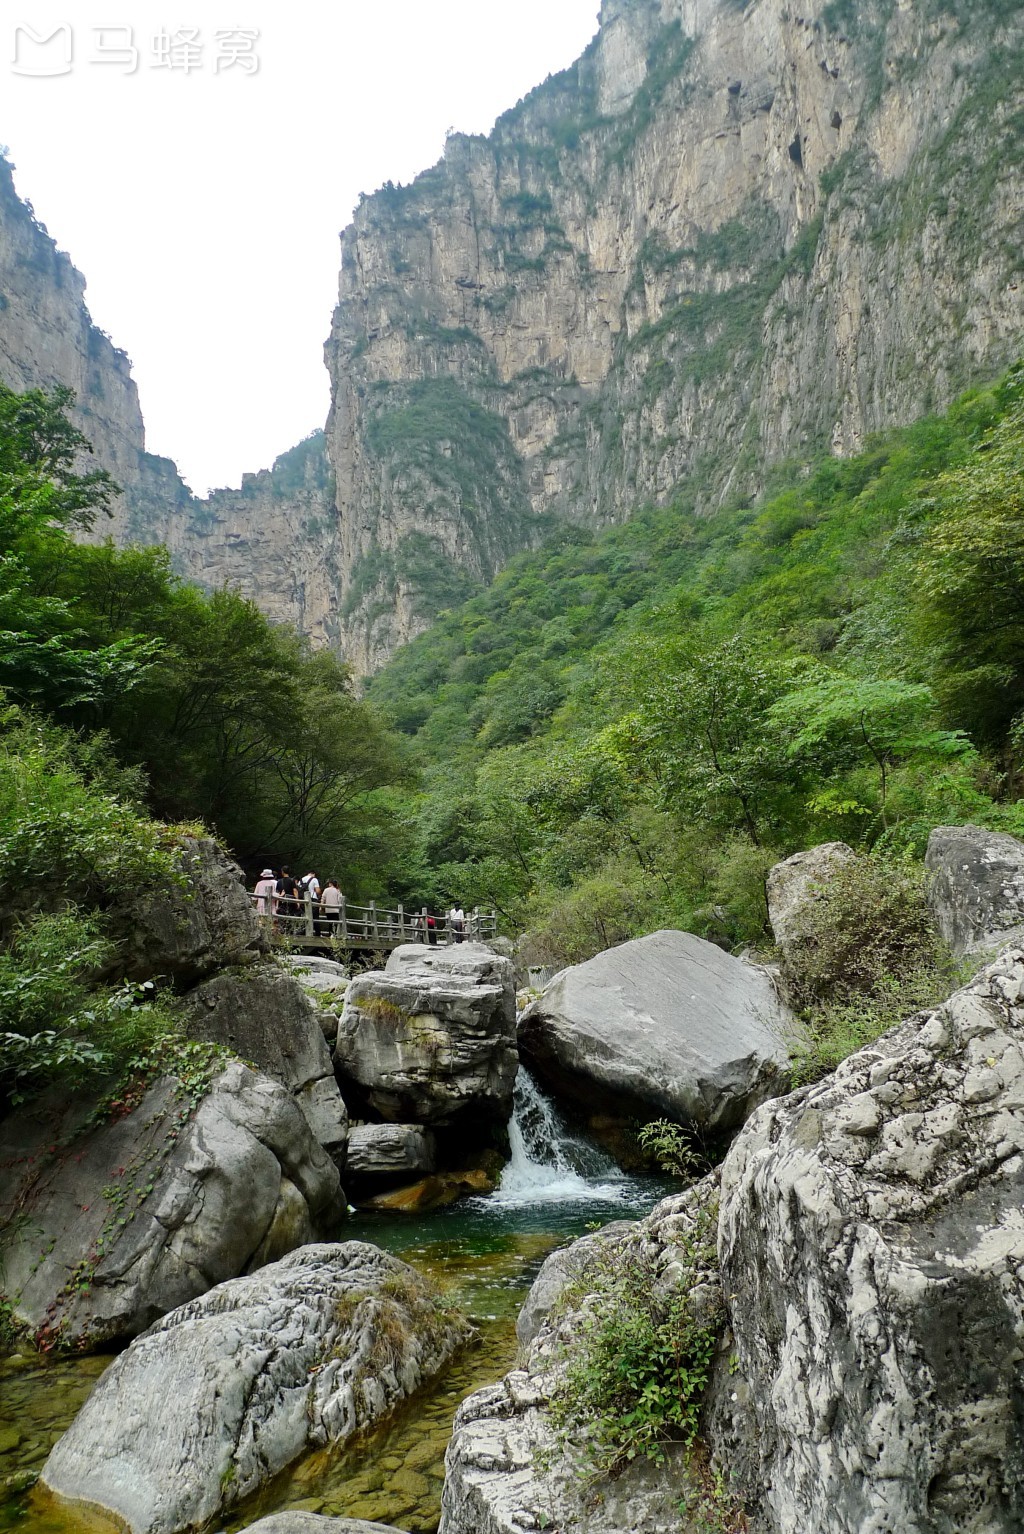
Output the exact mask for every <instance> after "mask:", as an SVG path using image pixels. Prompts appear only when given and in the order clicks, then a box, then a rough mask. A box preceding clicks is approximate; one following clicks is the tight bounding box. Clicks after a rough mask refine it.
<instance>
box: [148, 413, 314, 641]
mask: <svg viewBox="0 0 1024 1534" xmlns="http://www.w3.org/2000/svg"><path fill="white" fill-rule="evenodd" d="M337 533H338V518H337V512H336V509H335V498H334V476H333V474H332V473H331V469H330V465H329V464H328V462H327V456H326V453H325V451H324V434H323V432H322V431H317V432H314V433H313V434H312V436H310V437H308V438H307V439H306V441H305V442H300V443H299V444H298V446H297V447H293V448H292V449H291V450H290V451H289V452H287V453H282V454H281V456H280V458H278V459H277V460H276V462H275V463H274V466H273V468H272V469H264V470H263V471H262V472H261V473H259V474H246V475H243V477H242V488H241V489H240V490H216V491H214V493H213V494H212V495H211V496H210V497H209V498H208V499H207V500H205V501H193V502H192V504H191V505H190V507H189V508H188V512H187V517H186V518H182V519H180V520H178V521H177V523H176V525H175V526H174V527H173V528H172V531H171V543H172V548H173V552H174V560H175V565H176V567H177V568H178V569H179V570H180V571H181V573H182V574H184V575H187V576H189V577H190V578H191V579H193V580H197V581H199V583H200V584H201V585H206V586H210V587H216V586H222V585H230V586H237V587H238V588H239V589H240V590H241V591H243V592H244V594H245V595H246V596H251V597H254V598H255V599H256V600H257V601H258V603H259V605H260V607H261V608H262V609H263V611H264V612H265V613H266V614H267V616H268V617H269V618H271V619H273V621H274V622H277V623H291V624H294V626H295V627H296V628H298V629H300V630H301V631H302V632H303V633H304V634H307V635H308V636H309V638H310V639H311V640H312V641H313V643H314V644H317V645H321V644H330V645H335V646H337V645H338V643H339V642H340V637H341V636H340V626H339V617H338V591H339V588H340V584H341V578H340V570H339V556H338V536H337Z"/></svg>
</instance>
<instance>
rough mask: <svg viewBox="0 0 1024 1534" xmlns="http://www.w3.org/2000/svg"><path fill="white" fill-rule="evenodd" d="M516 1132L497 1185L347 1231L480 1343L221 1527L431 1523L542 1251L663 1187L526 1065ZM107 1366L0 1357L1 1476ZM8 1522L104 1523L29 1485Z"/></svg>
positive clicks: (30, 1463)
mask: <svg viewBox="0 0 1024 1534" xmlns="http://www.w3.org/2000/svg"><path fill="white" fill-rule="evenodd" d="M510 1138H511V1142H512V1160H511V1162H510V1163H509V1165H508V1167H507V1168H506V1170H505V1173H504V1176H503V1178H502V1182H501V1186H500V1188H499V1189H498V1191H497V1192H496V1193H493V1194H491V1195H490V1196H488V1197H486V1198H473V1199H468V1200H466V1201H464V1202H463V1203H460V1204H457V1205H455V1206H454V1207H453V1208H450V1209H445V1210H441V1211H439V1212H437V1213H435V1214H431V1215H425V1216H418V1217H417V1216H408V1215H405V1216H398V1215H389V1216H384V1215H369V1214H363V1215H358V1216H356V1217H355V1218H353V1219H352V1221H351V1222H350V1224H349V1225H348V1226H347V1227H346V1230H345V1237H346V1239H350V1240H360V1241H371V1242H373V1243H374V1244H375V1245H377V1246H381V1247H384V1248H386V1249H387V1250H388V1251H391V1252H395V1253H396V1254H397V1255H398V1256H401V1257H403V1258H404V1259H406V1260H407V1261H408V1262H411V1263H412V1264H414V1266H415V1267H417V1268H419V1269H420V1271H421V1272H424V1273H426V1274H429V1275H430V1276H431V1277H432V1278H434V1279H436V1280H437V1281H438V1282H439V1283H440V1284H441V1285H442V1286H443V1287H444V1288H445V1290H446V1291H447V1293H448V1294H449V1295H450V1296H451V1298H452V1300H453V1301H454V1302H455V1303H456V1304H458V1305H460V1306H461V1307H462V1308H463V1309H464V1310H465V1311H467V1312H468V1314H469V1315H470V1316H471V1317H472V1318H473V1320H474V1322H475V1323H476V1326H477V1329H478V1332H479V1341H478V1342H477V1343H476V1344H475V1345H473V1346H471V1347H469V1348H467V1349H466V1350H464V1351H463V1352H462V1353H461V1354H460V1355H459V1357H458V1358H456V1360H455V1361H454V1362H453V1363H452V1364H451V1365H450V1367H449V1368H448V1369H447V1370H445V1372H444V1373H443V1374H442V1375H441V1376H440V1377H439V1378H438V1379H436V1380H435V1381H434V1382H433V1383H432V1384H431V1385H430V1386H428V1387H427V1388H426V1389H425V1390H423V1391H421V1392H419V1394H418V1395H416V1396H415V1397H414V1398H413V1399H412V1400H411V1401H409V1402H407V1403H406V1404H405V1406H404V1407H403V1408H402V1409H401V1410H400V1412H399V1413H398V1414H397V1415H395V1416H392V1417H390V1418H389V1419H388V1420H387V1422H386V1423H384V1424H382V1426H381V1427H380V1428H378V1429H377V1431H376V1432H374V1433H372V1434H369V1435H367V1436H364V1437H363V1438H361V1439H359V1440H358V1442H356V1443H354V1444H352V1445H350V1446H349V1447H348V1448H347V1449H346V1450H343V1451H341V1452H339V1451H337V1450H325V1451H323V1452H320V1453H317V1454H311V1455H308V1456H307V1457H306V1458H305V1459H302V1460H299V1461H297V1462H296V1463H295V1464H294V1465H292V1466H291V1467H290V1468H289V1469H288V1470H287V1471H285V1472H284V1473H283V1474H282V1475H280V1476H279V1477H278V1478H277V1479H276V1480H275V1481H274V1482H272V1483H271V1484H270V1485H269V1486H267V1487H265V1488H264V1490H263V1491H262V1492H261V1493H260V1495H259V1496H258V1497H256V1498H253V1499H251V1500H250V1501H248V1502H246V1503H244V1504H242V1505H241V1506H240V1507H239V1508H237V1509H233V1510H232V1514H231V1516H230V1519H229V1520H228V1521H227V1522H226V1523H225V1525H224V1526H225V1527H226V1528H227V1529H229V1530H238V1529H241V1528H243V1527H245V1525H247V1524H249V1523H252V1522H253V1521H254V1520H255V1519H256V1518H258V1517H261V1516H262V1515H263V1514H265V1513H269V1512H276V1511H281V1510H284V1509H297V1508H301V1509H303V1510H305V1511H308V1512H317V1513H325V1514H328V1515H334V1516H344V1517H358V1518H365V1519H368V1520H371V1521H375V1522H381V1523H392V1524H394V1525H395V1526H396V1527H398V1528H400V1529H405V1530H408V1531H409V1534H421V1531H422V1534H432V1531H434V1530H435V1529H436V1528H437V1524H438V1519H439V1517H440V1510H441V1486H442V1482H443V1478H444V1453H445V1449H446V1447H447V1444H448V1439H449V1437H450V1434H451V1425H452V1418H453V1416H454V1414H455V1410H456V1408H457V1406H458V1405H459V1403H460V1401H462V1400H463V1399H464V1398H465V1397H466V1396H467V1395H469V1394H470V1393H471V1392H472V1391H473V1390H476V1389H477V1388H478V1387H479V1386H481V1385H485V1384H492V1383H494V1382H495V1381H496V1380H499V1379H500V1378H501V1376H502V1375H503V1374H504V1373H506V1371H507V1370H508V1369H509V1368H510V1367H511V1366H512V1365H513V1363H514V1361H515V1356H516V1338H515V1322H516V1316H517V1315H518V1313H519V1309H520V1306H521V1305H522V1303H523V1300H524V1298H525V1296H526V1293H527V1290H528V1289H529V1287H530V1285H531V1283H532V1282H533V1279H534V1278H535V1276H536V1274H537V1271H538V1269H539V1268H540V1266H541V1263H542V1262H543V1261H544V1258H545V1257H546V1256H547V1255H548V1254H549V1253H550V1252H552V1251H554V1249H555V1248H556V1247H559V1246H562V1245H564V1244H565V1242H567V1241H570V1240H572V1239H574V1238H575V1237H576V1236H579V1235H582V1234H583V1233H584V1232H585V1231H586V1230H587V1229H588V1228H592V1227H593V1226H595V1225H604V1224H606V1223H607V1222H608V1221H609V1220H616V1219H623V1218H627V1219H636V1218H639V1216H641V1215H642V1214H645V1213H646V1212H647V1210H648V1209H650V1208H651V1206H652V1205H653V1204H654V1203H655V1202H656V1201H657V1199H659V1198H660V1197H661V1196H662V1195H663V1194H664V1193H665V1192H666V1191H667V1189H666V1186H665V1184H664V1183H663V1182H661V1181H660V1180H658V1179H654V1178H648V1177H637V1176H628V1175H626V1174H624V1173H622V1172H620V1171H618V1169H617V1168H616V1167H615V1166H614V1164H613V1163H612V1162H611V1161H609V1160H608V1159H607V1158H606V1157H605V1156H604V1155H603V1154H602V1153H601V1152H599V1151H597V1150H595V1149H594V1147H593V1146H590V1145H587V1144H585V1143H584V1142H582V1141H580V1140H578V1139H576V1138H575V1137H573V1136H572V1135H571V1134H569V1133H568V1132H567V1131H566V1129H565V1127H564V1126H563V1125H562V1124H561V1122H560V1121H559V1119H558V1118H557V1115H556V1114H555V1112H554V1110H553V1108H552V1107H551V1105H550V1103H548V1102H547V1101H546V1100H545V1099H544V1098H543V1097H542V1096H541V1094H540V1093H539V1092H538V1091H537V1089H536V1087H535V1086H534V1085H533V1083H532V1082H531V1081H530V1080H529V1078H528V1077H525V1076H523V1075H521V1076H520V1081H519V1083H518V1084H517V1091H516V1114H515V1118H514V1120H513V1122H512V1125H511V1126H510ZM109 1362H110V1360H109V1359H108V1358H86V1359H79V1360H68V1361H63V1362H57V1363H52V1364H42V1365H41V1364H40V1363H39V1362H38V1360H37V1359H35V1358H33V1359H32V1361H31V1362H29V1361H28V1360H25V1361H24V1363H23V1364H20V1365H19V1364H18V1363H17V1362H15V1361H13V1360H12V1361H8V1362H7V1363H0V1486H2V1484H3V1482H4V1481H5V1480H6V1478H7V1477H8V1476H11V1475H14V1474H16V1473H17V1472H19V1471H22V1470H29V1471H38V1470H39V1468H40V1467H41V1465H42V1463H43V1461H44V1460H45V1458H46V1455H47V1454H48V1453H49V1450H50V1447H51V1445H52V1444H53V1443H54V1442H55V1441H56V1439H57V1438H58V1437H59V1436H60V1434H61V1433H62V1432H63V1431H64V1430H65V1428H66V1427H67V1426H68V1424H69V1423H70V1421H71V1419H72V1418H73V1417H74V1415H75V1413H76V1412H77V1411H78V1409H79V1407H80V1406H81V1405H82V1403H83V1402H84V1401H85V1399H86V1397H87V1396H88V1394H89V1392H90V1391H91V1390H92V1388H93V1386H94V1385H95V1383H96V1381H97V1379H98V1378H99V1377H100V1375H101V1374H102V1372H103V1370H104V1368H105V1367H106V1366H107V1364H108V1363H109ZM0 1495H2V1494H0ZM13 1527H16V1528H18V1529H19V1530H22V1531H24V1534H85V1531H86V1530H90V1531H94V1530H95V1529H96V1528H97V1523H96V1521H94V1520H89V1519H85V1518H81V1517H78V1516H76V1515H73V1514H69V1513H68V1511H67V1510H65V1509H58V1508H56V1507H54V1506H53V1505H52V1504H51V1503H50V1501H49V1499H48V1498H47V1497H45V1495H44V1494H43V1493H41V1492H39V1491H34V1492H30V1493H29V1494H28V1495H27V1496H20V1497H16V1498H10V1497H9V1498H8V1501H7V1502H6V1504H3V1503H0V1528H13Z"/></svg>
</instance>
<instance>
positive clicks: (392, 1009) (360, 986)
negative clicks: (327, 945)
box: [334, 944, 519, 1127]
mask: <svg viewBox="0 0 1024 1534" xmlns="http://www.w3.org/2000/svg"><path fill="white" fill-rule="evenodd" d="M334 1063H335V1067H336V1070H337V1072H338V1075H339V1077H340V1079H341V1083H342V1089H343V1091H344V1092H345V1094H346V1097H348V1095H349V1089H351V1090H352V1092H353V1100H359V1099H361V1100H362V1101H363V1102H365V1103H366V1105H367V1106H368V1107H369V1109H371V1110H372V1114H376V1115H377V1116H378V1117H380V1118H381V1119H383V1120H385V1121H386V1122H391V1123H409V1124H420V1125H424V1124H426V1125H434V1126H446V1127H448V1126H451V1125H453V1124H456V1123H463V1124H466V1123H471V1124H475V1125H477V1126H480V1125H488V1124H490V1125H492V1126H493V1125H494V1124H495V1123H497V1124H498V1125H504V1124H505V1123H506V1122H507V1120H508V1117H509V1114H510V1113H511V1108H512V1089H513V1086H514V1083H515V1076H516V1071H517V1069H518V1065H519V1059H518V1054H517V1051H516V1043H515V992H514V990H513V986H512V965H511V961H510V960H508V959H503V958H500V957H498V956H497V955H496V954H494V953H492V952H491V951H490V949H488V948H485V947H483V945H476V944H463V945H461V946H459V947H455V948H451V949H430V948H427V947H420V946H418V945H416V944H406V945H405V946H404V947H402V948H399V949H396V950H395V952H394V953H393V954H392V955H391V957H390V958H389V960H388V967H387V969H386V970H384V971H380V972H375V973H370V974H364V975H359V976H358V977H357V978H356V979H355V980H353V981H352V982H351V984H350V985H349V987H348V990H347V991H346V993H345V1008H344V1011H343V1012H342V1015H341V1019H340V1022H339V1025H338V1037H337V1044H336V1046H335V1052H334ZM371 1116H372V1115H371Z"/></svg>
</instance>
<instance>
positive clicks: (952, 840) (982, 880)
mask: <svg viewBox="0 0 1024 1534" xmlns="http://www.w3.org/2000/svg"><path fill="white" fill-rule="evenodd" d="M925 867H926V868H927V869H928V872H929V874H930V876H931V881H930V885H929V891H928V900H929V904H930V905H931V908H932V913H933V915H934V917H935V921H936V925H937V926H938V929H939V931H940V932H941V933H942V936H943V937H944V938H945V940H946V942H947V943H948V944H949V946H950V948H951V949H952V950H953V952H954V954H956V955H957V957H958V958H959V957H961V956H962V955H964V954H971V953H985V952H991V951H993V950H994V949H997V948H1001V947H1003V946H1004V945H1005V944H1007V943H1010V942H1019V941H1020V939H1021V937H1022V936H1024V843H1022V842H1019V841H1017V839H1016V837H1013V836H1005V835H1003V834H1002V833H1001V832H997V831H983V830H982V829H981V828H980V827H979V826H938V827H937V828H936V829H935V830H934V831H933V832H932V833H931V835H930V837H929V838H928V851H927V853H926V855H925Z"/></svg>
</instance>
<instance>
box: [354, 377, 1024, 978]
mask: <svg viewBox="0 0 1024 1534" xmlns="http://www.w3.org/2000/svg"><path fill="white" fill-rule="evenodd" d="M1022 484H1024V369H1020V368H1018V369H1016V370H1014V371H1013V372H1011V374H1009V375H1008V376H1007V378H1005V379H1004V380H1003V381H1002V382H1000V383H999V384H998V385H996V386H994V387H993V388H991V389H988V390H980V391H974V392H972V393H971V394H968V395H967V396H965V397H964V398H963V399H962V400H961V401H960V402H959V403H958V404H957V405H956V406H954V407H953V408H952V409H951V410H950V411H949V412H948V413H947V414H946V415H945V416H943V417H938V418H928V419H925V420H922V421H920V422H918V423H917V424H916V425H914V426H911V427H908V428H905V429H903V430H900V431H894V432H892V433H889V434H887V435H886V436H884V437H881V438H878V439H877V440H874V441H872V442H870V443H869V444H868V445H867V447H866V449H865V451H864V452H862V453H861V454H860V455H859V456H858V457H855V458H852V459H849V460H845V461H844V460H837V459H826V460H824V461H819V462H817V463H815V464H812V465H799V464H797V465H787V466H784V467H782V468H781V469H779V470H778V471H776V473H775V476H774V480H773V483H772V484H771V485H770V487H769V490H768V493H767V494H766V496H765V497H764V499H763V500H762V501H761V502H759V503H758V504H756V505H749V504H742V505H729V506H726V507H724V508H723V509H722V510H720V511H719V512H717V513H716V514H714V515H712V516H708V517H701V516H697V515H695V514H693V513H692V512H691V511H690V510H689V509H687V507H686V506H685V505H683V504H678V505H673V506H668V507H665V508H647V509H641V510H640V511H639V512H638V513H637V515H636V516H635V517H634V518H633V519H632V520H631V521H630V522H628V523H626V524H625V525H623V526H620V527H615V528H613V529H611V530H609V531H607V532H605V533H603V534H591V533H588V532H585V531H583V530H581V529H577V528H563V529H561V530H560V531H559V532H558V533H557V534H556V535H554V536H553V537H552V538H551V539H550V540H549V541H548V543H547V544H546V545H545V546H544V548H543V549H542V550H541V551H540V552H539V553H537V554H532V555H527V556H523V557H521V558H519V559H517V560H516V561H514V562H513V564H512V565H511V566H510V567H509V568H508V569H507V570H506V571H505V572H504V573H503V574H502V575H500V576H499V577H498V579H497V580H496V581H495V582H494V583H493V585H492V586H491V587H490V588H489V589H488V590H487V591H485V592H483V593H481V594H479V595H477V596H475V597H473V598H472V600H470V601H469V602H467V603H465V604H464V605H463V606H462V607H461V608H459V609H457V610H455V611H453V612H452V613H450V614H449V615H447V616H445V617H443V618H442V619H441V621H439V622H438V623H436V624H435V625H434V627H433V628H432V629H431V630H430V632H429V633H428V634H426V635H425V636H423V637H422V638H421V639H419V640H417V641H415V642H414V643H413V644H411V645H409V646H407V647H406V648H405V649H404V650H403V651H402V652H401V653H400V654H399V655H398V656H396V657H395V659H394V660H393V661H392V663H391V665H390V666H389V667H388V668H387V669H386V670H385V671H384V672H383V673H382V674H381V675H380V676H379V677H377V678H376V679H375V680H374V681H373V683H372V684H371V686H370V689H369V696H370V698H371V700H372V701H375V702H377V703H379V704H380V705H381V706H382V707H383V708H385V709H386V710H388V711H389V712H390V713H391V715H392V716H393V718H394V720H395V722H396V724H397V725H398V727H399V729H401V730H402V731H403V732H404V733H405V734H407V735H408V736H409V737H411V738H412V740H413V741H414V743H415V749H416V752H417V755H418V757H419V760H420V761H421V762H422V764H423V766H424V770H425V776H424V789H423V791H422V792H421V793H420V795H419V796H418V797H417V800H416V804H415V815H416V832H417V839H418V849H419V850H418V855H417V857H416V858H415V859H412V860H410V861H408V862H407V864H406V865H405V869H404V875H403V883H402V889H403V892H404V893H405V894H406V895H407V896H408V897H409V898H410V899H411V900H419V899H425V900H430V901H441V900H444V899H446V898H448V897H449V896H458V897H459V898H461V899H462V900H463V901H464V902H465V903H467V904H476V903H480V904H488V905H490V904H495V905H497V906H498V908H499V909H500V910H501V911H502V912H503V913H504V915H505V918H506V920H507V922H508V923H509V925H510V926H511V927H513V928H517V927H526V928H528V929H529V930H530V932H531V945H532V950H533V953H534V955H535V956H536V958H537V959H538V960H544V961H549V962H564V961H574V960H578V959H580V958H584V957H587V956H588V955H589V954H591V953H593V952H595V951H596V950H598V949H599V948H601V947H603V946H606V945H607V944H608V943H610V942H615V941H620V940H622V939H624V938H627V937H630V936H634V935H637V934H638V933H642V932H645V931H649V930H651V929H652V928H655V927H657V926H659V925H674V926H682V927H686V928H689V929H691V930H693V931H696V932H698V933H701V934H702V935H705V936H708V937H710V938H712V939H714V940H715V941H718V942H721V943H724V944H726V945H727V946H733V947H736V946H740V945H743V944H749V943H753V944H759V943H764V942H765V941H766V939H767V936H768V933H767V926H766V917H767V911H766V904H765V894H764V875H765V873H766V871H767V869H768V868H769V867H770V866H771V864H772V863H773V862H774V861H775V860H776V859H777V858H778V857H780V856H784V855H787V854H788V853H790V852H793V851H796V850H798V849H799V848H801V847H804V846H808V845H811V844H813V843H815V842H818V841H823V840H831V839H842V840H845V841H848V842H850V843H851V844H852V845H854V846H856V847H858V848H860V849H862V850H871V851H873V852H874V853H875V854H876V855H877V856H879V857H883V858H899V857H901V856H904V855H907V856H910V857H911V858H919V857H920V855H921V854H922V853H923V850H924V845H925V843H926V841H927V836H928V832H929V830H930V829H931V827H932V826H934V825H936V824H941V823H964V822H969V821H974V822H980V823H982V824H988V825H992V826H1002V827H1004V828H1007V829H1010V830H1014V829H1019V828H1021V825H1022V819H1021V815H1020V811H1019V809H1018V806H1017V803H1016V800H1017V797H1018V792H1019V771H1020V749H1021V745H1022V744H1024V726H1022V722H1021V716H1022V710H1024V627H1022V624H1021V621H1020V614H1021V611H1022V610H1024V608H1022V605H1021V600H1020V588H1021V582H1022V580H1024V543H1022V539H1021V526H1022V525H1024V524H1022V518H1021V510H1022V505H1021V498H1022V490H1021V486H1022Z"/></svg>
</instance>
